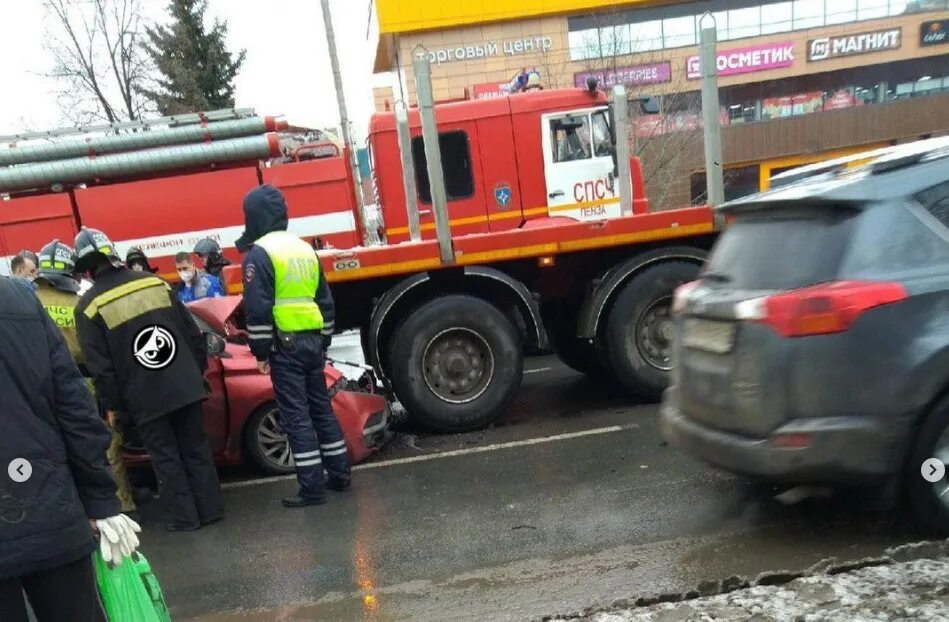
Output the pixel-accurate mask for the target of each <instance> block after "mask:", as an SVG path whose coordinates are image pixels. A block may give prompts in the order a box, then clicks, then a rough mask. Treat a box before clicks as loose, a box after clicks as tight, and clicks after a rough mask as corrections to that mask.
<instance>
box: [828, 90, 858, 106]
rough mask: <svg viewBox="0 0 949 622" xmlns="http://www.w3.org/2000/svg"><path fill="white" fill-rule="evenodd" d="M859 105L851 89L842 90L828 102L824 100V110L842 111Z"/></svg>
mask: <svg viewBox="0 0 949 622" xmlns="http://www.w3.org/2000/svg"><path fill="white" fill-rule="evenodd" d="M856 105H857V98H856V97H855V96H854V94H853V93H851V92H850V89H840V90H838V91H837V92H836V93H834V94H833V95H831V96H830V97H828V98H827V99H826V100H824V110H840V109H841V108H853V107H854V106H856Z"/></svg>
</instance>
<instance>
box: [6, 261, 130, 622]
mask: <svg viewBox="0 0 949 622" xmlns="http://www.w3.org/2000/svg"><path fill="white" fill-rule="evenodd" d="M0 396H2V400H3V407H2V408H0V464H2V467H3V472H2V473H0V620H3V621H4V622H21V621H22V622H26V620H27V612H26V608H25V605H24V600H23V593H24V592H26V596H27V598H28V599H29V602H30V605H31V607H32V608H33V612H34V613H35V615H36V618H37V619H38V620H39V621H40V622H47V621H59V620H74V621H79V622H93V621H96V622H98V621H102V622H105V614H104V613H103V611H102V607H101V605H100V603H99V596H98V592H97V589H96V580H95V574H94V570H93V566H92V560H91V558H90V556H89V554H90V553H92V551H94V550H95V547H96V541H95V537H94V532H93V529H97V530H98V531H99V532H100V538H101V545H100V546H101V547H102V553H103V558H104V559H106V560H107V561H108V560H112V561H113V562H115V563H121V561H122V558H123V555H128V554H131V552H132V551H133V550H134V549H135V548H136V547H137V546H138V539H137V537H136V536H135V531H138V530H139V529H138V525H136V524H135V523H134V521H132V520H131V519H129V518H128V517H126V516H124V515H121V514H119V501H118V499H117V498H116V496H115V481H114V480H113V479H112V470H111V469H110V468H109V465H108V463H107V462H106V457H105V456H106V450H107V449H108V447H109V431H108V429H107V428H106V426H105V423H104V422H103V421H102V419H101V418H100V417H99V414H98V412H97V411H96V407H95V404H94V402H93V400H92V395H91V394H90V393H89V390H88V388H87V387H86V384H85V382H84V381H83V378H82V376H81V375H80V373H79V370H78V369H77V368H76V364H75V363H74V362H73V357H72V355H71V354H70V353H69V349H68V348H67V347H66V342H65V341H64V339H63V336H62V333H61V332H60V330H59V329H58V328H57V327H56V325H55V324H54V323H53V322H52V320H51V319H50V317H49V315H48V314H47V313H46V311H45V310H44V309H43V307H42V305H41V304H40V302H39V300H37V298H36V296H35V295H34V294H33V291H32V290H31V289H30V287H29V286H28V285H26V284H23V283H21V282H20V281H18V280H17V279H9V278H0Z"/></svg>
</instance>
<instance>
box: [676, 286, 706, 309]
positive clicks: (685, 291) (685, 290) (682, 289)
mask: <svg viewBox="0 0 949 622" xmlns="http://www.w3.org/2000/svg"><path fill="white" fill-rule="evenodd" d="M698 285H699V282H698V281H689V282H688V283H683V284H682V285H680V286H678V287H677V288H676V289H675V292H674V293H673V294H672V313H673V314H677V313H682V312H683V311H684V310H685V305H686V304H687V303H688V302H689V294H690V293H691V292H692V290H693V289H695V288H696V287H698Z"/></svg>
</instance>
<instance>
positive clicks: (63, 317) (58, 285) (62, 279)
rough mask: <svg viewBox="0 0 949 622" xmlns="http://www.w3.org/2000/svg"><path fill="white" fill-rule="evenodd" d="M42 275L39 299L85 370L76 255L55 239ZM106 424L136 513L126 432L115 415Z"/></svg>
mask: <svg viewBox="0 0 949 622" xmlns="http://www.w3.org/2000/svg"><path fill="white" fill-rule="evenodd" d="M38 261H39V272H38V276H37V277H36V281H34V283H35V285H36V297H37V298H39V299H40V302H41V303H42V304H43V307H44V308H45V309H46V313H47V314H49V317H50V319H52V320H53V323H54V324H56V326H57V327H59V330H60V331H62V333H63V337H64V338H65V340H66V346H67V347H68V348H69V353H70V354H71V355H72V357H73V360H74V361H75V362H76V364H77V365H78V366H79V369H80V370H82V369H83V364H82V350H81V349H80V348H79V337H78V335H77V334H76V318H75V311H76V305H77V304H79V283H78V282H77V281H76V279H75V278H74V277H73V274H74V273H75V269H76V254H75V253H74V252H73V249H71V248H69V247H68V246H66V245H65V244H63V243H62V242H60V241H59V240H53V241H52V242H50V243H49V244H47V245H46V246H44V247H43V248H42V250H40V256H39V259H38ZM110 414H111V412H110ZM106 422H107V423H108V424H109V429H110V430H111V432H112V442H111V443H110V444H109V449H108V451H107V452H106V457H107V458H108V459H109V465H110V466H111V467H112V475H114V476H115V483H116V485H117V486H118V491H119V492H118V497H119V501H120V502H121V504H122V511H123V512H125V513H129V512H134V511H135V500H134V499H133V496H132V484H131V483H130V482H129V476H128V473H127V472H126V470H125V461H124V460H123V459H122V431H121V430H120V429H119V427H118V425H116V421H115V416H114V415H112V416H107V417H106Z"/></svg>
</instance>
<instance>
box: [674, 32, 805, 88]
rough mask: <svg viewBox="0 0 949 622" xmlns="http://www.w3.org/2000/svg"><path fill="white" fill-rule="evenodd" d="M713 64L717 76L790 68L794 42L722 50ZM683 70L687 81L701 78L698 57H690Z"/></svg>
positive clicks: (792, 60) (792, 59)
mask: <svg viewBox="0 0 949 622" xmlns="http://www.w3.org/2000/svg"><path fill="white" fill-rule="evenodd" d="M715 62H716V64H717V66H718V75H719V76H734V75H738V74H742V73H752V72H755V71H766V70H768V69H779V68H781V67H790V66H791V65H793V64H794V42H793V41H783V42H781V43H768V44H765V45H754V46H751V47H747V48H736V49H732V50H723V51H721V52H719V53H718V57H717V58H716V59H715ZM685 68H686V75H687V77H688V79H689V80H698V79H699V78H701V77H702V66H701V64H700V62H699V57H698V56H690V57H689V58H688V59H687V60H686V62H685Z"/></svg>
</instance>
